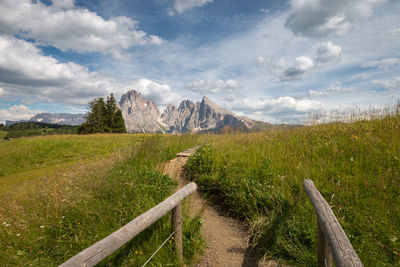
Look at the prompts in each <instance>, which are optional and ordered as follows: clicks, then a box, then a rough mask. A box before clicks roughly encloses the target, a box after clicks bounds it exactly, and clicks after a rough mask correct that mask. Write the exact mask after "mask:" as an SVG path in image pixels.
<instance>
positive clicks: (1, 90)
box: [0, 87, 4, 96]
mask: <svg viewBox="0 0 400 267" xmlns="http://www.w3.org/2000/svg"><path fill="white" fill-rule="evenodd" d="M2 95H4V89H3V88H1V87H0V96H2Z"/></svg>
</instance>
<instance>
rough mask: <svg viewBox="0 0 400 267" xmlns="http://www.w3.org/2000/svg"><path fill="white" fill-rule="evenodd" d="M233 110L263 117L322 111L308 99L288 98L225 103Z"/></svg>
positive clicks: (319, 106) (245, 99)
mask: <svg viewBox="0 0 400 267" xmlns="http://www.w3.org/2000/svg"><path fill="white" fill-rule="evenodd" d="M227 105H228V106H230V108H232V109H233V110H240V111H242V112H243V113H245V114H246V113H250V114H251V113H255V112H257V113H258V114H263V115H279V114H282V115H284V114H303V115H304V114H307V113H310V112H315V111H318V110H321V109H323V107H324V106H323V104H322V103H321V102H319V101H315V100H310V99H295V98H293V97H290V96H281V97H278V98H272V99H262V98H261V99H249V98H241V99H237V100H235V101H233V102H232V103H227Z"/></svg>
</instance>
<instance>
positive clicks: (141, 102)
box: [119, 90, 166, 133]
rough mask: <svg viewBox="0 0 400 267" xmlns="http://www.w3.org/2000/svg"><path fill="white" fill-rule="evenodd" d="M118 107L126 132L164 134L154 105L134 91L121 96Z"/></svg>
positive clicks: (158, 113) (158, 112)
mask: <svg viewBox="0 0 400 267" xmlns="http://www.w3.org/2000/svg"><path fill="white" fill-rule="evenodd" d="M119 107H120V109H121V112H122V117H123V118H124V120H125V127H126V130H127V131H128V132H146V133H155V132H165V130H166V129H165V128H164V127H163V125H162V124H161V123H160V121H161V117H160V111H159V110H158V108H157V106H156V104H155V103H154V102H153V101H150V100H146V99H144V98H143V97H142V95H141V94H140V93H138V92H136V91H135V90H131V91H128V92H127V93H125V94H123V95H122V97H121V101H120V102H119Z"/></svg>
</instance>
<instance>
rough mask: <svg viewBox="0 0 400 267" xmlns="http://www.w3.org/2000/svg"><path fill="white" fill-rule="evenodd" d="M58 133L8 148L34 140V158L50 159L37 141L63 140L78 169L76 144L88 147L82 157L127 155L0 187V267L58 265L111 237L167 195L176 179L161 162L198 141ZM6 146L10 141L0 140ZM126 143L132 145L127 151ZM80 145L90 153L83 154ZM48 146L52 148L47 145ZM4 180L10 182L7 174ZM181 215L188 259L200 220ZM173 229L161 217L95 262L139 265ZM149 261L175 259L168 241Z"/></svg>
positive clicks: (158, 262)
mask: <svg viewBox="0 0 400 267" xmlns="http://www.w3.org/2000/svg"><path fill="white" fill-rule="evenodd" d="M63 138H64V137H44V138H41V137H40V138H32V139H29V140H22V141H21V142H22V143H14V145H15V146H17V147H18V148H16V150H18V151H23V150H24V149H26V148H25V147H24V144H25V143H24V141H25V142H27V143H28V144H33V147H38V150H39V153H38V154H37V155H38V157H44V158H46V159H47V158H50V159H52V156H49V155H45V156H42V155H43V154H41V153H40V149H39V148H40V145H39V144H37V143H41V144H44V145H43V146H42V148H43V149H47V148H48V147H56V148H58V145H59V144H62V145H60V147H64V145H65V146H68V145H67V144H68V143H69V146H70V147H72V151H74V152H73V153H76V154H75V155H74V157H73V158H72V159H75V160H77V159H78V161H77V163H76V164H77V165H76V168H77V169H79V168H80V167H81V166H80V165H79V159H80V158H81V155H80V154H79V153H78V152H79V151H78V148H76V146H78V145H77V144H75V142H77V143H78V144H82V143H83V144H86V145H87V146H86V147H85V146H83V147H81V151H82V153H86V152H87V153H88V155H92V154H95V153H106V152H109V151H114V150H113V149H122V150H124V151H125V152H124V153H122V154H116V155H115V158H113V159H112V160H111V161H112V163H111V164H108V163H106V162H105V161H101V160H99V161H98V162H95V163H94V165H93V166H92V168H91V169H90V170H86V171H84V172H83V173H80V172H77V173H72V174H70V173H65V174H66V175H61V177H60V176H57V177H53V176H49V177H42V178H41V179H33V180H31V181H30V186H24V187H18V186H15V188H13V190H11V188H10V190H9V191H7V192H2V193H1V194H0V265H1V266H15V265H18V266H54V265H58V264H60V263H62V262H64V261H65V260H67V259H68V258H70V257H72V256H73V255H75V254H76V253H78V252H80V251H81V250H83V249H85V248H86V247H88V246H90V245H92V244H94V243H95V242H97V241H98V240H100V239H102V238H104V237H105V236H107V235H109V234H111V233H112V232H114V231H115V230H117V229H118V228H120V227H121V226H123V225H125V224H126V223H128V222H129V221H130V220H132V219H134V218H135V217H137V216H138V215H140V214H141V213H143V212H145V211H146V210H148V209H149V208H151V207H153V206H155V205H156V204H158V203H159V202H161V201H162V200H163V199H165V198H166V197H167V196H169V195H170V194H171V193H172V192H173V190H174V188H175V187H176V185H177V183H176V181H174V180H172V179H171V178H169V177H168V176H165V175H162V174H161V173H160V172H159V170H158V167H159V166H160V164H161V163H162V162H165V161H166V160H168V159H171V158H173V157H174V155H175V153H177V152H179V151H181V150H184V149H186V148H188V147H191V146H194V145H195V144H197V142H198V141H197V137H195V136H154V135H145V136H143V135H137V136H136V135H129V136H128V135H126V136H112V135H94V136H86V137H83V139H80V138H82V137H79V138H78V139H75V137H70V138H69V139H66V140H63ZM85 138H87V139H85ZM125 138H126V140H125ZM117 140H122V141H124V140H125V147H123V145H121V143H117V142H116V141H117ZM97 142H99V143H100V144H97ZM8 144H9V142H8V143H7V144H6V145H8ZM1 145H3V143H2V144H1ZM96 145H98V147H96ZM127 145H129V146H130V149H126V146H127ZM103 146H105V147H104V148H103ZM86 148H88V150H89V151H85V149H86ZM108 149H109V150H108ZM61 150H62V148H61ZM49 151H50V153H51V150H49ZM9 153H11V154H12V153H14V152H11V151H10V152H9ZM54 153H55V154H54V158H55V159H59V158H60V155H59V154H62V153H61V152H60V151H58V150H57V149H56V151H55V152H54ZM27 158H28V159H29V158H32V159H33V160H36V159H35V156H34V155H27ZM21 160H23V157H22V156H21ZM3 162H4V161H3ZM2 164H4V163H2ZM2 166H4V165H2ZM28 166H32V165H28ZM33 167H35V166H33ZM40 167H42V168H47V167H48V165H47V164H46V163H43V164H42V165H40V164H39V166H38V168H40ZM13 170H14V171H17V170H20V169H17V168H13ZM73 171H75V170H73ZM3 178H7V179H11V178H12V175H8V176H6V177H3ZM184 216H185V220H184V225H183V231H184V233H183V237H184V256H185V261H186V262H187V263H189V264H190V262H191V261H193V260H194V258H195V257H196V255H197V254H198V252H199V250H200V249H201V247H202V238H201V236H200V231H199V230H200V226H201V223H200V219H199V218H198V217H196V218H189V217H188V216H186V213H185V211H184ZM171 231H172V230H171V225H170V218H169V215H167V216H164V218H162V219H161V220H160V221H158V222H157V223H155V224H154V225H152V226H151V227H150V228H148V229H147V230H145V231H144V232H143V233H141V234H140V235H139V236H137V237H136V238H134V239H133V240H132V241H131V242H130V243H129V244H127V245H126V246H124V247H123V248H122V249H120V250H118V251H117V252H116V253H115V254H114V255H112V256H111V257H109V258H108V259H106V260H105V261H104V262H102V264H101V265H107V266H110V265H111V266H137V265H141V264H143V263H144V262H145V261H146V260H147V258H148V257H149V256H150V255H151V254H152V253H153V252H154V251H155V250H156V248H157V247H158V246H159V245H160V244H161V243H162V242H163V241H164V240H165V239H166V238H167V237H168V235H169V234H170V233H171ZM151 264H152V265H153V266H154V265H156V266H160V265H163V266H165V265H169V264H171V265H177V264H178V263H177V262H176V259H175V256H174V245H173V242H172V241H171V240H170V242H167V245H166V247H164V248H163V249H161V250H160V252H159V253H158V254H157V255H156V256H155V258H153V260H152V261H151Z"/></svg>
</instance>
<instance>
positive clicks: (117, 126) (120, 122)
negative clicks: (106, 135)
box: [113, 109, 126, 133]
mask: <svg viewBox="0 0 400 267" xmlns="http://www.w3.org/2000/svg"><path fill="white" fill-rule="evenodd" d="M113 132H114V133H126V128H125V121H124V118H123V117H122V112H121V110H120V109H118V110H117V112H116V113H115V120H114V127H113Z"/></svg>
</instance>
